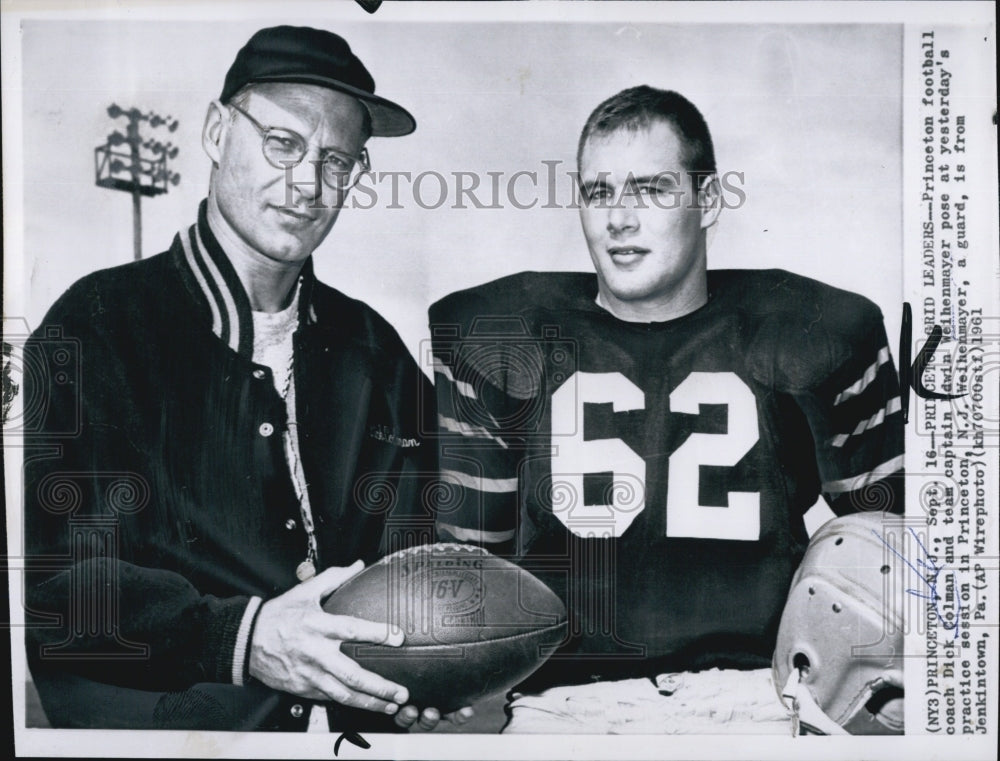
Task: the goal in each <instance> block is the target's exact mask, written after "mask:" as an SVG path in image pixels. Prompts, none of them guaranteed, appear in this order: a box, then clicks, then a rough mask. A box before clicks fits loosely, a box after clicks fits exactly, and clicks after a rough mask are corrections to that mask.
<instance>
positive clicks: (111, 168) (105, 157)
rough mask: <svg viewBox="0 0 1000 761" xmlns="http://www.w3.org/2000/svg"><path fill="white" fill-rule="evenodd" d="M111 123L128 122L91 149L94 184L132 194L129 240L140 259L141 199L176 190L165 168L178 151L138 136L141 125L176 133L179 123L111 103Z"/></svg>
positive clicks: (173, 178) (177, 179)
mask: <svg viewBox="0 0 1000 761" xmlns="http://www.w3.org/2000/svg"><path fill="white" fill-rule="evenodd" d="M107 112H108V116H110V117H111V118H112V119H120V118H122V117H124V118H126V119H127V120H128V124H127V126H126V128H125V133H124V134H122V133H121V132H120V131H118V130H115V131H114V132H111V133H110V134H109V135H108V136H107V140H106V142H105V143H104V144H103V145H99V146H97V147H96V148H95V149H94V171H95V175H96V184H97V185H99V186H100V187H102V188H110V189H112V190H124V191H126V192H128V193H131V194H132V236H133V246H134V252H135V258H136V259H141V258H142V204H141V199H142V196H150V197H152V196H157V195H162V194H163V193H166V192H167V190H168V189H169V187H170V185H173V186H174V187H176V186H177V185H178V184H179V183H180V180H181V177H180V175H179V174H178V173H177V172H174V171H172V170H171V169H170V167H168V166H167V160H168V159H170V160H173V159H175V158H177V153H178V148H177V147H176V146H175V145H174V144H173V143H170V142H168V143H165V144H164V143H161V142H160V141H159V140H157V139H156V138H154V137H146V138H144V137H143V136H141V135H140V134H139V127H140V124H141V123H142V122H147V123H148V125H149V126H150V127H151V128H153V129H157V128H159V127H166V129H167V131H168V132H174V131H175V130H176V129H177V125H178V121H177V120H176V119H174V118H173V117H172V116H161V115H160V114H158V113H156V112H155V111H148V112H143V111H140V110H139V109H138V108H134V107H133V108H128V109H126V108H122V107H121V106H119V105H118V104H117V103H112V104H111V105H110V106H108V109H107Z"/></svg>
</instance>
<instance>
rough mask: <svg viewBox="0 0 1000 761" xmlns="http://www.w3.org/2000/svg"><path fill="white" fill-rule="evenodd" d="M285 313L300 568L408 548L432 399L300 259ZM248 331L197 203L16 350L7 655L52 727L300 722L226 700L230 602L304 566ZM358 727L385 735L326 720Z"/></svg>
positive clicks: (246, 311) (417, 513) (422, 520)
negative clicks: (169, 238) (178, 225)
mask: <svg viewBox="0 0 1000 761" xmlns="http://www.w3.org/2000/svg"><path fill="white" fill-rule="evenodd" d="M300 310H301V311H300V323H299V329H298V331H297V333H296V335H295V353H294V357H295V358H294V374H295V384H296V399H297V405H298V411H297V412H298V424H299V425H298V431H299V444H300V450H301V456H302V461H303V467H304V472H305V476H306V480H307V482H308V489H309V497H310V502H311V506H312V512H313V519H314V523H315V532H316V539H317V543H318V548H319V558H318V560H319V562H318V567H319V569H320V570H322V569H323V568H326V567H329V566H340V565H348V564H350V563H352V562H353V561H354V560H356V559H357V558H362V559H363V560H364V561H365V562H366V563H370V562H372V561H373V560H375V559H376V558H378V557H379V556H380V555H381V554H384V553H385V552H387V551H390V550H392V549H395V548H397V547H398V546H402V545H405V544H409V543H412V542H419V541H427V540H428V539H429V538H430V537H431V532H432V528H433V527H432V520H431V519H430V517H429V514H426V513H424V512H423V508H422V506H421V501H420V494H421V492H422V489H423V486H422V484H423V483H424V480H425V479H426V478H428V477H430V474H431V473H433V472H434V470H435V468H436V457H435V452H434V451H433V449H434V448H433V445H432V444H430V443H426V442H424V441H423V440H422V438H423V434H424V432H425V431H426V430H427V429H428V425H429V424H431V423H432V421H433V417H431V418H428V419H424V417H423V416H424V415H425V414H427V413H428V412H429V410H430V409H431V408H432V406H433V389H431V387H430V384H429V382H428V381H427V380H426V377H425V376H424V375H423V373H422V372H421V371H420V369H419V368H418V367H417V365H416V364H415V362H414V361H413V360H412V358H411V356H410V354H409V353H408V351H407V349H406V348H405V346H404V345H403V344H402V342H401V341H400V339H399V337H398V336H397V335H396V333H395V331H394V330H393V329H392V328H391V327H390V326H389V325H388V323H386V322H385V321H384V320H383V319H382V318H380V317H379V316H378V315H377V314H376V313H375V312H374V311H373V310H372V309H370V308H369V307H367V306H366V305H364V304H362V303H361V302H359V301H356V300H353V299H350V298H348V297H347V296H345V295H344V294H342V293H340V292H338V291H336V290H334V289H332V288H329V287H328V286H326V285H323V284H322V283H320V282H318V281H317V280H316V279H315V277H314V276H313V273H312V266H311V261H310V262H309V263H308V264H307V265H306V267H305V268H304V270H303V273H302V279H301V290H300ZM252 330H253V323H252V315H251V311H250V305H249V301H248V299H247V296H246V293H245V291H244V290H243V287H242V285H241V283H240V281H239V279H238V277H237V275H236V273H235V271H234V270H233V268H232V266H231V264H230V263H229V261H228V259H227V258H226V256H225V255H224V253H223V252H222V250H221V248H220V247H219V244H218V242H217V241H216V239H215V238H214V236H213V235H212V232H211V230H210V229H209V227H208V223H207V220H206V216H205V204H204V203H203V204H202V207H201V210H200V213H199V219H198V222H197V224H196V225H193V226H192V227H190V228H189V229H187V230H183V231H182V232H181V233H179V234H178V235H177V236H176V237H175V239H174V241H173V244H172V246H171V247H170V250H169V251H167V252H165V253H162V254H160V255H158V256H155V257H152V258H150V259H148V260H145V261H140V262H135V263H132V264H128V265H124V266H121V267H116V268H113V269H109V270H104V271H101V272H97V273H95V274H92V275H90V276H87V277H85V278H83V279H82V280H80V281H79V282H77V283H76V284H75V285H73V286H72V287H71V288H70V289H69V290H68V291H67V292H66V293H65V294H64V295H63V296H62V297H61V298H60V299H59V300H58V301H57V303H56V304H55V305H54V306H53V307H52V309H51V310H50V311H49V313H48V315H47V316H46V318H45V320H44V322H43V324H42V325H41V326H40V327H39V328H38V330H37V331H36V332H35V333H34V334H33V336H32V338H31V339H30V340H29V342H28V344H27V346H26V349H25V362H26V366H28V367H29V368H30V369H31V371H30V372H26V373H25V388H24V394H25V399H26V417H27V425H26V433H25V443H26V450H25V469H24V477H25V481H24V484H25V492H24V494H25V504H24V514H25V524H24V526H25V537H26V544H25V556H26V558H27V561H26V562H27V564H28V568H29V572H28V573H27V574H26V577H25V593H26V601H27V606H28V611H27V623H28V629H27V644H28V655H29V662H30V665H31V668H32V671H33V673H34V674H35V679H36V682H37V683H38V684H39V689H40V691H41V692H42V697H43V702H45V703H46V709H47V712H48V713H49V715H50V719H52V718H53V715H55V716H56V717H57V718H55V719H54V721H55V722H56V723H66V724H69V725H72V726H92V725H94V724H95V723H96V724H97V725H99V726H177V727H188V726H203V727H206V728H212V729H250V728H304V726H305V723H306V721H307V720H308V713H309V711H308V707H309V706H308V705H307V704H304V701H302V700H298V699H294V698H292V697H291V696H287V695H279V694H278V693H276V692H274V691H272V690H270V689H268V688H266V687H264V686H263V685H261V684H259V683H256V682H254V680H252V679H249V677H247V681H248V684H247V686H246V687H238V686H235V685H234V675H233V658H234V649H235V647H236V644H237V632H238V628H239V625H240V622H241V619H242V617H243V615H244V612H245V610H246V609H247V604H248V601H249V600H250V597H251V596H252V595H257V596H260V597H262V598H264V599H265V600H266V599H268V598H271V597H274V596H276V595H279V594H281V593H282V592H284V591H286V590H287V589H289V588H290V587H292V586H293V585H295V584H296V583H297V580H296V577H295V569H296V566H297V565H298V564H299V563H300V562H302V561H303V560H304V559H305V558H306V554H307V535H306V532H305V530H304V528H303V526H302V520H301V516H300V512H299V505H298V501H297V499H296V496H295V494H294V492H293V487H292V483H291V477H290V474H289V469H288V466H287V463H286V459H285V454H284V450H283V443H282V432H283V431H284V430H285V429H286V413H285V405H284V401H283V400H282V399H281V398H280V397H279V395H278V394H277V393H276V391H275V389H274V385H273V381H272V376H271V371H270V370H269V369H268V368H267V367H265V366H259V365H255V364H254V363H253V362H252V361H251V358H252V354H253V335H252ZM244 676H246V675H244ZM67 695H72V696H73V697H72V699H71V698H69V697H67ZM46 698H48V700H46ZM102 701H104V702H105V703H107V705H103V704H102ZM359 717H360V718H359ZM372 717H374V718H376V719H378V720H379V721H380V722H381V720H382V719H384V717H379V716H375V715H374V714H366V712H359V714H358V716H355V717H352V718H350V719H349V720H347V719H345V721H346V722H349V723H350V722H355V723H353V724H352V727H359V726H360V725H359V724H358V723H357V722H361V723H364V722H366V721H367V720H368V719H371V718H372Z"/></svg>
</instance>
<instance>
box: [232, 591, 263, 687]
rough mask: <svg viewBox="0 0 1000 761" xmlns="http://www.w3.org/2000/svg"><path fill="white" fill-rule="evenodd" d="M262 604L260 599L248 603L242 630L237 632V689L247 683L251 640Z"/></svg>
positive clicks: (235, 678)
mask: <svg viewBox="0 0 1000 761" xmlns="http://www.w3.org/2000/svg"><path fill="white" fill-rule="evenodd" d="M262 602H263V600H261V598H259V597H251V598H250V602H249V603H247V607H246V610H245V611H244V612H243V618H242V619H240V628H239V629H237V630H236V644H235V645H234V646H233V684H235V685H236V686H237V687H242V686H243V685H244V683H245V681H246V676H247V667H248V665H249V663H250V659H249V657H248V655H249V651H250V638H251V635H252V634H253V625H254V624H255V623H256V621H257V614H258V613H260V606H261V603H262Z"/></svg>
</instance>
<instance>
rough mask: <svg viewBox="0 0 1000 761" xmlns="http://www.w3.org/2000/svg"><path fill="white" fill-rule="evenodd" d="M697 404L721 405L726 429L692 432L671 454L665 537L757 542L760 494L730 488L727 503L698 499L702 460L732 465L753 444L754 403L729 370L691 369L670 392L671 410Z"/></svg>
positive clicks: (689, 410)
mask: <svg viewBox="0 0 1000 761" xmlns="http://www.w3.org/2000/svg"><path fill="white" fill-rule="evenodd" d="M700 404H725V405H726V412H727V415H726V433H722V434H720V433H692V434H691V435H690V436H688V437H687V439H686V440H685V441H684V443H683V444H681V445H680V446H679V447H677V449H676V450H675V451H674V453H673V454H672V455H670V472H669V474H668V478H669V480H668V482H667V536H670V537H696V538H700V539H735V540H742V541H756V540H757V539H759V538H760V494H759V493H758V492H733V491H731V492H729V507H710V506H706V505H702V504H699V503H698V482H699V471H700V466H702V465H721V466H724V467H731V466H733V465H736V463H738V462H739V461H740V460H741V459H743V456H744V455H745V454H746V453H747V452H749V451H750V448H751V447H752V446H753V445H754V444H755V443H757V438H758V434H757V402H756V400H755V399H754V396H753V392H752V391H751V390H750V389H749V388H748V387H747V385H746V384H745V383H744V382H743V381H742V380H740V378H739V377H738V376H737V375H735V374H733V373H691V374H690V375H689V376H688V377H687V378H685V379H684V381H683V382H682V383H681V384H680V385H679V386H678V387H677V388H675V389H674V390H673V392H672V393H671V394H670V411H671V412H686V413H688V414H689V415H697V414H698V405H700Z"/></svg>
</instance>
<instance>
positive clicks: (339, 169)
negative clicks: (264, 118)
mask: <svg viewBox="0 0 1000 761" xmlns="http://www.w3.org/2000/svg"><path fill="white" fill-rule="evenodd" d="M229 107H230V108H232V109H235V110H236V111H238V112H239V113H241V114H242V115H243V116H244V117H246V119H247V121H249V122H250V123H251V124H252V125H253V126H254V128H255V129H256V130H257V132H259V133H260V136H261V138H262V140H261V150H262V151H263V153H264V158H265V159H267V163H268V164H270V165H271V166H273V167H274V168H275V169H289V168H291V167H294V166H298V165H299V164H301V163H302V159H303V158H305V155H306V152H307V151H308V150H309V143H308V142H307V141H306V139H305V138H304V137H302V135H300V134H299V133H298V132H293V131H292V130H290V129H285V128H284V127H265V126H264V125H263V124H261V123H260V122H259V121H257V120H256V119H254V118H253V117H252V116H250V114H248V113H247V112H246V111H244V110H243V109H242V108H240V107H239V106H237V105H236V104H234V103H230V104H229ZM319 162H320V163H321V164H322V175H323V182H324V183H325V184H326V186H327V187H328V188H330V189H331V190H337V191H344V190H349V189H350V188H353V187H354V185H355V184H356V183H357V181H358V180H359V179H360V178H361V175H363V174H365V173H366V172H371V170H372V167H371V163H370V162H369V160H368V151H367V149H365V148H362V149H361V153H360V154H358V155H357V156H356V157H355V156H349V155H348V154H346V153H343V152H342V151H337V150H334V149H332V148H327V149H326V151H325V152H324V153H323V155H322V157H321V158H320V159H319Z"/></svg>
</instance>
